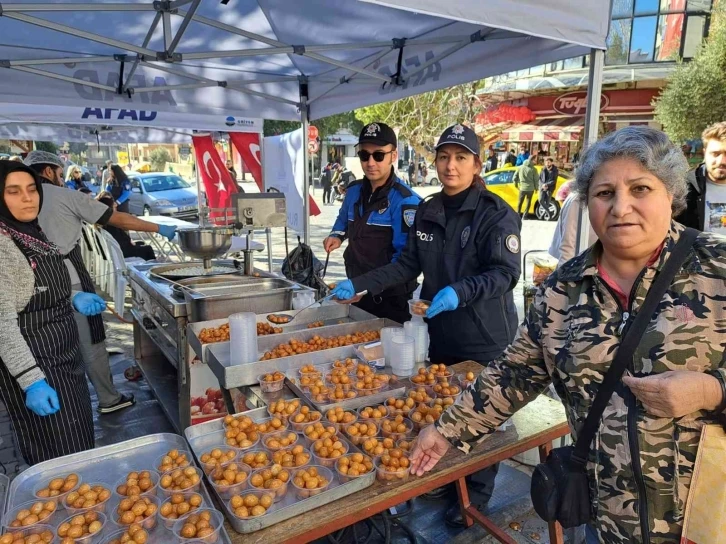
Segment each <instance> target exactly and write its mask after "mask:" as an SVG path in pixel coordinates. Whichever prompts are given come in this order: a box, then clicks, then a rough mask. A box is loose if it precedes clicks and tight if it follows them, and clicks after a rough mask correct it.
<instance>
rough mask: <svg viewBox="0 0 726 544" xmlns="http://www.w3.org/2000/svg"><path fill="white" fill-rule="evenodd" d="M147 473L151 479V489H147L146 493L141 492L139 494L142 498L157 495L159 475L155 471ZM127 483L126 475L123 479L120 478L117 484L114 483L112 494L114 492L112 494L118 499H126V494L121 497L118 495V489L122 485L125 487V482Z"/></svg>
mask: <svg viewBox="0 0 726 544" xmlns="http://www.w3.org/2000/svg"><path fill="white" fill-rule="evenodd" d="M132 472H143V471H141V470H137V471H132ZM147 472H148V473H149V477H150V479H151V483H152V484H153V485H152V487H151V488H150V489H148V490H147V491H143V492H142V493H141V495H142V496H145V495H156V494H157V491H158V488H159V478H160V475H159V473H158V472H156V471H155V470H149V471H147ZM127 481H128V474H126V476H124V477H123V478H121V479H120V480H119V481H118V482H116V483H115V484H114V486H113V492H114V493H115V494H116V495H117V496H119V497H126V496H127V494H123V495H122V494H121V493H119V488H120V486H122V485H126V482H127Z"/></svg>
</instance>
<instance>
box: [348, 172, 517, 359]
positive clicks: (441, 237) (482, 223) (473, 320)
mask: <svg viewBox="0 0 726 544" xmlns="http://www.w3.org/2000/svg"><path fill="white" fill-rule="evenodd" d="M520 227H521V222H520V219H519V217H518V216H517V214H516V213H515V212H514V210H513V209H512V208H511V207H510V206H509V205H508V204H507V203H506V202H504V200H502V199H501V198H499V197H498V196H496V195H494V194H493V193H491V192H489V191H488V190H487V189H485V188H484V187H482V186H481V184H479V183H475V184H474V185H473V186H472V190H471V191H470V193H469V195H468V196H467V197H466V200H465V201H464V203H463V204H462V205H461V208H459V211H458V212H457V214H456V216H455V217H454V220H452V221H450V222H449V224H447V223H446V217H445V215H444V206H443V203H442V200H441V194H440V193H437V194H435V195H433V196H432V197H430V198H429V199H427V200H425V201H424V202H423V203H422V204H421V205H420V206H419V209H418V211H417V212H416V219H415V223H414V228H413V229H412V232H411V235H410V236H409V237H408V243H407V245H406V248H405V249H404V251H403V253H402V254H401V256H400V257H399V259H398V260H397V261H396V262H394V263H391V264H389V265H386V266H384V267H382V268H378V269H376V270H373V271H371V272H369V273H367V274H365V275H363V276H360V277H357V278H352V281H353V285H354V287H355V290H356V292H360V291H363V290H364V289H367V290H368V291H369V292H370V293H372V294H377V293H380V292H381V291H383V290H384V289H386V288H387V287H388V286H390V285H396V284H401V283H405V282H408V281H411V280H413V279H414V278H416V277H418V275H419V274H420V273H422V272H423V275H424V281H423V287H422V290H421V298H422V299H425V300H432V299H433V298H434V296H435V295H436V293H438V292H439V291H440V290H441V289H443V288H444V287H446V286H448V285H450V286H451V287H453V289H454V290H455V291H456V293H457V295H458V296H459V304H460V305H459V308H458V309H456V310H454V311H451V312H442V313H441V314H439V315H438V316H436V317H435V318H433V319H431V320H429V321H428V324H429V335H430V338H431V347H430V352H429V358H430V360H431V361H432V362H434V363H435V362H437V361H439V360H442V359H447V360H449V359H452V358H453V359H456V360H465V359H473V360H475V361H479V362H487V361H491V360H492V359H494V358H496V357H497V356H499V355H500V354H501V353H502V351H503V350H504V348H506V347H507V346H508V345H509V344H510V342H511V341H512V340H513V338H514V334H515V332H516V328H517V310H516V308H515V306H514V297H513V295H512V289H513V288H514V286H515V285H516V284H517V281H518V280H519V274H520V268H521V265H520V258H521V257H520V243H519V231H520ZM414 234H415V235H414Z"/></svg>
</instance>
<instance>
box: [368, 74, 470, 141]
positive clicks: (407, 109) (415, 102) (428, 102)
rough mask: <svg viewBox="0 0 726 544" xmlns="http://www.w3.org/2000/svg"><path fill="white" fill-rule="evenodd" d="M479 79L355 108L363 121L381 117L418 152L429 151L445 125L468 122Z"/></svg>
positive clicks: (380, 118) (380, 119)
mask: <svg viewBox="0 0 726 544" xmlns="http://www.w3.org/2000/svg"><path fill="white" fill-rule="evenodd" d="M480 86H481V82H479V81H474V82H471V83H465V84H463V85H455V86H454V87H449V88H448V89H442V90H439V91H432V92H429V93H424V94H419V95H415V96H409V97H407V98H401V99H399V100H395V101H393V102H385V103H383V104H374V105H373V106H367V107H365V108H361V109H359V110H356V116H357V117H358V119H360V120H361V121H362V122H363V123H364V124H368V123H372V122H374V121H380V122H383V123H386V124H388V125H390V126H391V127H393V128H394V129H395V128H398V129H399V130H400V135H401V138H402V139H405V140H407V141H408V142H409V144H411V145H412V146H413V147H414V148H415V149H416V150H417V151H418V152H419V153H426V152H430V151H431V149H432V148H433V146H434V145H435V143H436V140H437V139H438V137H439V136H440V135H441V133H442V132H443V131H444V129H445V128H446V127H448V126H450V125H453V124H455V123H464V124H471V123H472V122H473V121H474V115H475V114H476V111H477V109H478V106H479V99H478V98H477V97H476V90H477V89H478V88H479V87H480Z"/></svg>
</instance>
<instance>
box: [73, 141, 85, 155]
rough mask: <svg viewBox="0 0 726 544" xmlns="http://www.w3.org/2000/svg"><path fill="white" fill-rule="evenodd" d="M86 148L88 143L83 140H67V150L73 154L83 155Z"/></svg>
mask: <svg viewBox="0 0 726 544" xmlns="http://www.w3.org/2000/svg"><path fill="white" fill-rule="evenodd" d="M87 150H88V144H87V143H84V142H69V143H68V151H69V152H70V153H72V154H73V155H83V154H84V153H85V152H86V151H87Z"/></svg>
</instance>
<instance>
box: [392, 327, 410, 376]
mask: <svg viewBox="0 0 726 544" xmlns="http://www.w3.org/2000/svg"><path fill="white" fill-rule="evenodd" d="M415 351H416V349H415V341H414V339H413V338H412V337H410V336H408V335H406V334H404V335H398V336H394V337H393V338H391V358H390V359H389V364H390V365H391V370H392V371H393V373H394V374H395V375H396V376H411V375H412V374H413V371H414V367H415V365H416V353H415Z"/></svg>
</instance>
